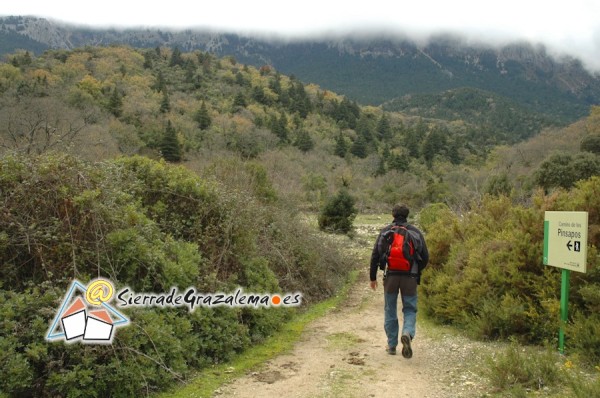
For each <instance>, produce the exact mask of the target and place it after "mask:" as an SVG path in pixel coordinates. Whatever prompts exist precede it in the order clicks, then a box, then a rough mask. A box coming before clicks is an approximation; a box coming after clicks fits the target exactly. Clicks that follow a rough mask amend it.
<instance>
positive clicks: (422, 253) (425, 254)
mask: <svg viewBox="0 0 600 398" xmlns="http://www.w3.org/2000/svg"><path fill="white" fill-rule="evenodd" d="M395 225H404V226H406V229H409V230H411V231H414V232H416V233H418V234H419V236H420V238H421V242H422V245H421V248H420V250H419V252H418V254H419V255H418V256H416V257H417V264H418V266H419V273H418V275H415V276H416V277H417V278H418V279H420V277H421V271H423V269H424V268H425V267H426V266H427V263H429V251H428V250H427V244H426V243H425V238H424V237H423V233H422V232H421V231H420V230H419V229H418V228H417V227H415V226H414V225H410V224H408V223H407V221H406V218H395V219H394V221H393V222H392V223H391V224H390V225H388V226H386V227H385V228H383V229H382V230H381V232H380V233H379V236H377V239H376V240H375V245H374V246H373V252H372V253H371V272H370V277H371V280H372V281H374V280H377V270H378V269H379V260H380V259H381V256H382V255H383V254H385V253H379V247H380V244H379V243H380V240H381V239H383V235H384V234H385V233H386V232H387V231H389V230H390V229H391V228H392V227H393V226H395Z"/></svg>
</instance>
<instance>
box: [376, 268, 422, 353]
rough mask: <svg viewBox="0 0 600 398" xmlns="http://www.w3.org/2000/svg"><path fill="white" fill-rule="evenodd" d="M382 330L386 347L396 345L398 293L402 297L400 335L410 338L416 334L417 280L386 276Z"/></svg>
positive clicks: (399, 276)
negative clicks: (385, 336) (386, 342)
mask: <svg viewBox="0 0 600 398" xmlns="http://www.w3.org/2000/svg"><path fill="white" fill-rule="evenodd" d="M383 286H384V302H385V306H384V329H385V334H386V335H387V339H388V346H390V347H396V346H397V345H398V332H399V329H400V328H399V323H398V293H400V295H401V297H402V314H403V324H402V334H408V335H410V337H411V338H414V337H415V334H416V323H417V280H416V278H413V277H410V276H404V275H388V276H387V277H386V279H385V281H384V284H383Z"/></svg>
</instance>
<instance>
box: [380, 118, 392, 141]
mask: <svg viewBox="0 0 600 398" xmlns="http://www.w3.org/2000/svg"><path fill="white" fill-rule="evenodd" d="M377 135H378V136H379V139H380V140H383V141H387V140H389V139H390V138H392V127H391V125H390V120H389V119H388V118H387V116H386V115H385V113H384V114H382V115H381V119H379V123H378V124H377Z"/></svg>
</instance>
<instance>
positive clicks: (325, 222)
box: [319, 189, 358, 234]
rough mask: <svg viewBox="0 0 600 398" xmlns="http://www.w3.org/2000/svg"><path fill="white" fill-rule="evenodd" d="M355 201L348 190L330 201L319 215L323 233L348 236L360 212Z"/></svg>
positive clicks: (341, 191) (344, 190)
mask: <svg viewBox="0 0 600 398" xmlns="http://www.w3.org/2000/svg"><path fill="white" fill-rule="evenodd" d="M354 203H355V199H354V198H353V197H352V196H351V195H350V193H348V191H347V190H346V189H342V190H340V191H339V192H338V194H337V195H335V196H334V197H332V198H331V199H329V201H327V203H326V204H325V207H324V208H323V210H322V211H321V213H320V214H319V228H320V229H321V230H322V231H328V232H337V233H344V234H347V233H349V232H350V231H352V228H353V226H352V223H353V222H354V218H355V217H356V213H357V212H358V211H357V210H356V208H355V207H354Z"/></svg>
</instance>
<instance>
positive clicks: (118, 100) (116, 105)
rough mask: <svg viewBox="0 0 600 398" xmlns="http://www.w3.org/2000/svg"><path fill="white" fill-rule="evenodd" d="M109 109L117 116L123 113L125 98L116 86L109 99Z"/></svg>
mask: <svg viewBox="0 0 600 398" xmlns="http://www.w3.org/2000/svg"><path fill="white" fill-rule="evenodd" d="M108 111H109V112H110V113H112V114H113V115H114V116H115V117H120V116H121V114H122V113H123V98H122V97H121V94H120V93H119V90H117V88H116V87H115V89H114V90H113V92H112V95H111V96H110V98H109V100H108Z"/></svg>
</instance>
